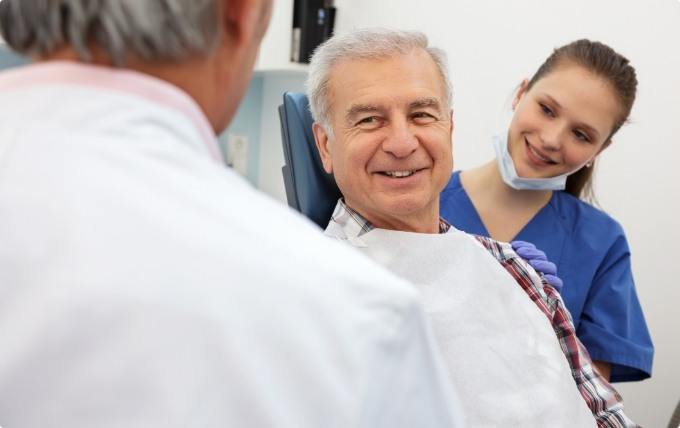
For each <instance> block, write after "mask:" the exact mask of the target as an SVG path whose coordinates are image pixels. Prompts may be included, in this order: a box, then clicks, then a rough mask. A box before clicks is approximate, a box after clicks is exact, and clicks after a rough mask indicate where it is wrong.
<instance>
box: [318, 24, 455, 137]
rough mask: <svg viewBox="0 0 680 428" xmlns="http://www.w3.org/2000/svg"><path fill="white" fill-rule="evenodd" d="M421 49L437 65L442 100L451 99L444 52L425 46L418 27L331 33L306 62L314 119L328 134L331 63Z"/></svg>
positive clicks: (331, 130)
mask: <svg viewBox="0 0 680 428" xmlns="http://www.w3.org/2000/svg"><path fill="white" fill-rule="evenodd" d="M414 49H422V50H424V51H425V52H427V53H428V54H430V57H431V58H432V60H433V61H434V63H435V64H436V65H437V68H438V69H439V73H440V74H441V76H442V80H443V82H444V85H445V88H446V101H447V102H448V104H449V106H450V105H451V101H452V88H451V79H450V78H449V71H448V64H447V57H446V53H445V52H444V51H443V50H441V49H438V48H435V47H431V46H428V40H427V36H425V34H423V33H421V32H419V31H399V30H390V29H386V28H367V29H362V30H357V31H353V32H350V33H347V34H344V35H340V36H334V37H331V38H330V39H329V40H327V41H326V42H324V43H323V44H322V45H320V46H319V47H318V48H317V49H316V50H315V51H314V55H313V56H312V59H311V62H310V64H309V76H308V77H307V82H306V89H307V97H308V98H309V108H310V110H311V113H312V117H313V118H314V120H315V121H316V122H318V123H319V124H321V126H322V127H323V128H324V129H325V130H326V132H327V133H329V134H330V135H332V133H333V129H332V127H331V121H330V104H329V102H330V101H329V93H328V92H329V90H328V89H329V88H328V82H329V79H330V75H331V71H332V69H333V66H335V65H336V64H338V63H340V62H342V61H346V60H367V59H368V60H372V59H380V58H388V57H391V56H395V55H404V54H408V53H410V52H412V51H413V50H414Z"/></svg>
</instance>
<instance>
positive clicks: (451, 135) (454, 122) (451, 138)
mask: <svg viewBox="0 0 680 428" xmlns="http://www.w3.org/2000/svg"><path fill="white" fill-rule="evenodd" d="M449 114H450V115H451V129H450V130H449V139H450V140H451V141H452V142H453V129H454V128H455V127H456V121H455V120H454V119H455V116H454V115H453V109H451V111H450V112H449Z"/></svg>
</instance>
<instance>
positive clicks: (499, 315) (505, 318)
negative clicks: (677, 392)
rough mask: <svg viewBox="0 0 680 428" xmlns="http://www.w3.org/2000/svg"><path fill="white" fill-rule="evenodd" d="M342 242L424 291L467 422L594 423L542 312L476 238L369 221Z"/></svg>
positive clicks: (477, 424) (489, 424)
mask: <svg viewBox="0 0 680 428" xmlns="http://www.w3.org/2000/svg"><path fill="white" fill-rule="evenodd" d="M348 241H349V242H350V243H351V244H353V245H355V246H357V247H359V248H360V249H361V251H362V252H364V253H365V254H367V255H368V256H369V257H371V258H372V259H373V260H375V261H377V262H378V263H380V264H381V265H383V266H385V267H386V268H387V269H389V270H390V271H392V272H394V273H396V274H397V275H399V276H401V277H403V278H406V279H408V280H409V281H411V282H412V283H413V284H415V285H416V286H417V287H418V289H419V290H420V291H421V292H422V300H423V303H424V307H425V310H426V312H427V313H428V315H429V317H430V320H431V322H432V326H433V328H434V332H435V336H436V338H437V341H438V344H439V347H440V349H441V351H442V354H443V356H444V360H445V362H446V365H447V367H448V369H449V372H450V375H451V379H452V382H453V384H454V386H455V387H456V388H457V390H458V394H459V397H460V399H461V401H462V406H463V409H464V412H465V422H466V424H465V425H466V426H469V427H473V428H480V427H522V428H529V427H536V428H544V427H548V426H549V427H565V428H566V427H569V428H573V427H593V426H595V420H594V418H593V416H592V414H591V412H590V410H589V408H588V407H587V406H586V403H585V401H584V400H583V398H582V397H581V395H580V393H579V391H578V389H577V387H576V383H575V382H574V380H573V378H572V375H571V370H570V367H569V364H568V362H567V359H566V357H565V355H564V353H563V352H562V350H561V348H560V344H559V342H558V339H557V337H556V335H555V332H554V331H553V329H552V326H551V325H550V322H549V321H548V319H547V317H546V316H545V315H544V314H543V313H542V312H541V311H540V310H539V309H538V307H537V306H536V305H535V304H534V303H533V302H532V301H531V299H530V298H529V296H528V295H527V294H526V293H525V292H524V290H522V288H521V286H520V285H519V284H517V282H516V281H515V280H514V279H513V278H512V276H511V275H510V274H509V273H508V272H507V271H506V270H505V269H504V268H503V266H502V265H501V264H500V263H499V262H498V261H497V260H496V259H494V258H493V256H492V255H491V254H489V253H488V251H487V250H486V249H485V248H483V247H482V246H481V244H479V243H478V242H477V241H476V240H475V239H474V237H472V236H471V235H468V234H466V233H464V232H461V231H458V230H455V229H454V228H451V231H450V232H449V233H446V234H439V235H437V234H419V233H408V232H397V231H390V230H384V229H373V230H372V231H370V232H368V233H366V234H364V235H362V236H361V237H359V238H351V239H349V240H348ZM508 245H509V244H508Z"/></svg>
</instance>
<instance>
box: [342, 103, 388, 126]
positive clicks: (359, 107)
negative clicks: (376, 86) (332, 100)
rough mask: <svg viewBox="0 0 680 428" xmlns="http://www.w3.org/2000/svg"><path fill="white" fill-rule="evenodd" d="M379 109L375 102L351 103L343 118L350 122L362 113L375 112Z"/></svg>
mask: <svg viewBox="0 0 680 428" xmlns="http://www.w3.org/2000/svg"><path fill="white" fill-rule="evenodd" d="M381 110H382V109H381V107H380V106H378V105H375V104H352V106H350V108H349V109H347V113H345V119H346V120H347V121H348V122H350V121H352V119H354V118H355V117H357V116H358V115H360V114H362V113H375V112H377V111H381Z"/></svg>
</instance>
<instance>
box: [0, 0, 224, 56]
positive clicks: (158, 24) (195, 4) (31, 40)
mask: <svg viewBox="0 0 680 428" xmlns="http://www.w3.org/2000/svg"><path fill="white" fill-rule="evenodd" d="M217 6H218V3H217V0H2V1H0V32H1V33H2V37H3V38H4V39H5V41H6V42H7V44H9V46H10V47H11V48H12V49H14V50H15V51H17V52H19V53H21V54H24V55H31V56H43V55H49V54H51V53H53V52H55V51H56V50H58V49H59V48H61V47H64V46H66V45H69V46H71V47H72V48H74V49H75V50H76V52H77V53H78V55H79V56H80V58H81V59H82V60H83V61H91V60H92V52H91V48H92V47H96V48H97V49H101V50H102V51H103V52H104V53H106V54H107V55H108V56H109V57H110V59H111V61H112V62H113V63H114V64H115V65H118V66H123V65H124V64H125V58H126V56H127V55H129V54H132V55H136V56H138V57H141V58H143V59H145V60H151V61H156V60H158V61H163V60H170V61H172V60H180V59H184V58H186V57H189V56H191V55H194V54H205V53H209V52H210V51H212V49H213V48H214V47H215V46H216V45H217V43H218V41H219V37H220V33H219V26H218V17H217Z"/></svg>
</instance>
